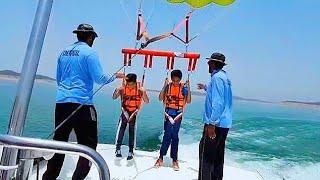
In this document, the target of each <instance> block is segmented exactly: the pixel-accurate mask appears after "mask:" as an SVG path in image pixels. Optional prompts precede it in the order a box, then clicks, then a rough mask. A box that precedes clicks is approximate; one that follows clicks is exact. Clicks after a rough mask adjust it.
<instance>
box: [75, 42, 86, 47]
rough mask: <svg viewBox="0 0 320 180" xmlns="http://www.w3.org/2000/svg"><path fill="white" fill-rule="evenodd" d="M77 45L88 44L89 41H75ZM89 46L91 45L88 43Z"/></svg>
mask: <svg viewBox="0 0 320 180" xmlns="http://www.w3.org/2000/svg"><path fill="white" fill-rule="evenodd" d="M74 44H75V45H88V44H87V43H85V42H82V41H77V42H75V43H74ZM88 46H89V45H88Z"/></svg>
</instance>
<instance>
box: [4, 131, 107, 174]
mask: <svg viewBox="0 0 320 180" xmlns="http://www.w3.org/2000/svg"><path fill="white" fill-rule="evenodd" d="M0 145H1V146H4V147H8V148H16V149H19V150H31V151H38V152H50V153H60V154H69V155H78V156H82V157H84V158H86V159H88V160H89V161H91V162H92V163H93V164H95V165H96V167H97V169H98V172H99V176H100V179H101V180H110V172H109V168H108V165H107V163H106V162H105V160H104V159H103V157H102V156H101V155H100V154H99V153H98V152H97V151H95V150H93V149H91V148H89V147H87V146H83V145H79V144H74V143H67V142H61V141H54V140H44V139H36V138H29V137H20V136H12V135H7V134H0ZM0 167H2V166H0ZM15 167H16V166H12V167H7V169H12V168H15ZM3 168H4V169H2V170H5V167H3Z"/></svg>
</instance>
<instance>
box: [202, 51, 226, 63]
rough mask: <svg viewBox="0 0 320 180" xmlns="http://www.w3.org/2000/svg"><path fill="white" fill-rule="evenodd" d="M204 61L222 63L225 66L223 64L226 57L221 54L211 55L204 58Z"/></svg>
mask: <svg viewBox="0 0 320 180" xmlns="http://www.w3.org/2000/svg"><path fill="white" fill-rule="evenodd" d="M206 59H208V60H209V61H215V62H219V63H222V64H223V65H227V64H226V63H225V61H226V57H225V56H224V55H223V54H221V53H213V54H212V55H211V57H209V58H206Z"/></svg>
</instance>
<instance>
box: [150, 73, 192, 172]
mask: <svg viewBox="0 0 320 180" xmlns="http://www.w3.org/2000/svg"><path fill="white" fill-rule="evenodd" d="M181 79H182V72H181V71H180V70H173V71H172V72H171V82H170V83H169V81H168V79H166V80H165V83H164V86H163V88H162V90H161V92H160V94H159V100H160V101H163V103H164V105H165V112H164V114H165V121H164V136H163V140H162V144H161V149H160V156H159V158H158V160H157V162H156V164H155V167H160V166H163V156H165V155H166V154H167V151H168V148H169V146H170V145H171V152H170V157H171V158H172V160H173V162H172V167H173V169H174V170H176V171H178V170H179V164H178V145H179V136H178V135H179V129H180V125H181V121H182V113H183V109H184V106H185V105H186V104H187V103H191V92H190V84H189V81H186V83H185V84H184V83H182V82H181Z"/></svg>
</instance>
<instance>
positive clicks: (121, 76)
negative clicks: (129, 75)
mask: <svg viewBox="0 0 320 180" xmlns="http://www.w3.org/2000/svg"><path fill="white" fill-rule="evenodd" d="M115 77H116V78H117V79H122V78H124V77H125V75H124V73H116V74H115Z"/></svg>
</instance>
